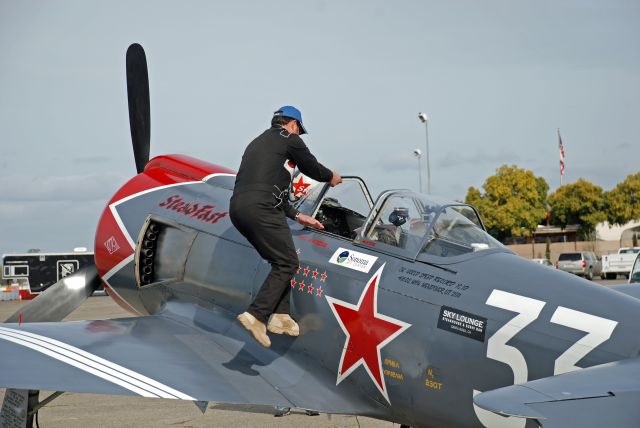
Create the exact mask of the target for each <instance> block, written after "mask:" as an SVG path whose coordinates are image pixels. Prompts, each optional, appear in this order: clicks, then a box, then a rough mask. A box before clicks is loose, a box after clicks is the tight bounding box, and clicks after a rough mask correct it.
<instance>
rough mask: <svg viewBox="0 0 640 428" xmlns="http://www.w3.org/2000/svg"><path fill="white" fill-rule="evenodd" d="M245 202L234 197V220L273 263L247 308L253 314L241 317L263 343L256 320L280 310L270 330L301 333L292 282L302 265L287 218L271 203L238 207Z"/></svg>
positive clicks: (241, 231)
mask: <svg viewBox="0 0 640 428" xmlns="http://www.w3.org/2000/svg"><path fill="white" fill-rule="evenodd" d="M234 199H235V198H234ZM234 202H235V203H234ZM238 202H240V203H238ZM241 202H242V201H234V200H233V199H232V208H233V209H232V215H231V220H232V222H233V224H234V225H235V226H236V228H237V229H238V230H239V231H240V233H242V234H243V235H244V236H245V237H246V238H247V240H248V241H249V242H250V243H251V244H252V245H253V246H254V247H255V249H256V250H257V251H258V253H260V256H261V257H262V258H264V259H265V260H267V261H268V262H269V263H270V264H271V272H270V273H269V275H268V276H267V278H266V279H265V281H264V283H263V284H262V287H261V288H260V291H259V292H258V294H257V295H256V297H255V299H254V301H253V302H252V303H251V305H250V306H249V308H248V309H247V315H250V316H245V314H241V315H240V317H244V318H247V319H245V320H243V319H241V318H240V317H239V320H240V322H242V323H243V325H244V326H245V328H247V329H248V330H250V331H252V333H253V334H254V337H256V339H257V340H258V341H260V343H262V341H261V339H260V338H259V337H261V336H262V334H261V333H260V332H258V333H257V335H256V333H255V332H253V330H252V329H253V328H254V327H255V325H254V324H255V323H254V320H257V321H259V322H260V323H267V321H268V320H269V316H270V315H271V314H273V313H274V312H276V315H274V316H273V317H272V318H271V321H270V323H269V331H271V332H273V333H279V334H289V335H292V336H297V335H298V334H299V327H298V325H297V324H296V322H295V321H293V319H291V317H290V316H289V299H290V292H291V282H290V281H291V278H292V277H293V274H294V272H295V270H296V268H297V267H298V255H297V253H296V251H295V246H294V244H293V239H292V238H291V230H290V229H289V225H288V224H287V221H286V217H285V216H284V213H283V212H282V211H280V210H277V209H274V208H272V207H271V206H270V205H269V204H261V203H255V202H252V204H251V206H250V207H249V206H245V207H238V205H240V206H241V205H243V204H241ZM238 208H241V209H238ZM245 323H247V324H248V325H245ZM263 339H264V338H263ZM263 346H267V345H264V344H263Z"/></svg>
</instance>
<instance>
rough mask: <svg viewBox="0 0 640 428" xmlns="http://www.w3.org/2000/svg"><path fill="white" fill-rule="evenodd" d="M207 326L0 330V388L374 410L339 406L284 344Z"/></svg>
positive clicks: (320, 378) (232, 327)
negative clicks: (262, 344)
mask: <svg viewBox="0 0 640 428" xmlns="http://www.w3.org/2000/svg"><path fill="white" fill-rule="evenodd" d="M184 310H185V311H188V310H190V309H187V308H185V309H184ZM196 318H197V317H196ZM189 319H190V320H191V321H190V323H189V321H188V320H189ZM210 321H212V320H208V319H202V320H199V321H194V318H193V317H191V318H184V319H182V318H179V317H175V316H168V315H155V316H147V317H138V318H123V319H114V320H101V321H77V322H56V323H23V324H2V325H0V356H1V357H0V387H5V388H16V389H38V390H50V391H71V392H85V393H104V394H114V395H141V396H145V397H161V398H174V399H183V400H194V401H215V402H220V403H229V404H239V405H245V404H252V405H256V404H257V405H278V406H287V407H298V408H304V409H312V410H318V411H321V412H327V413H342V414H354V413H356V414H359V413H371V411H372V408H375V407H376V405H375V404H374V403H373V402H365V401H362V400H364V399H359V398H358V396H357V394H351V395H350V398H349V399H348V400H347V399H345V396H344V395H338V391H337V388H336V375H335V372H331V371H329V370H327V369H325V368H323V367H322V366H320V365H318V364H317V362H316V363H315V366H314V367H311V366H309V367H307V366H305V364H306V363H305V361H307V360H308V363H309V364H313V361H311V360H310V359H309V358H307V359H306V360H305V358H304V355H301V354H300V353H297V354H296V353H295V352H294V351H293V350H292V347H291V344H292V343H293V340H294V339H293V338H290V337H276V338H274V344H273V346H272V348H270V349H264V348H262V347H260V346H259V345H258V344H257V343H255V341H254V340H253V339H250V338H249V336H248V335H247V334H246V332H245V331H244V330H243V329H242V327H240V326H239V325H237V324H236V323H233V322H232V321H231V320H227V321H226V327H225V328H226V331H225V332H224V333H225V334H222V333H220V332H214V331H212V330H208V329H207V325H210V324H209V322H210ZM218 321H219V320H218ZM198 323H200V324H201V326H202V328H201V327H199V326H198ZM220 325H221V324H220V323H218V324H217V326H218V327H219V326H220ZM233 337H236V338H233ZM341 387H342V385H341ZM348 391H349V390H348V389H347V390H345V389H342V388H341V392H342V393H343V394H344V393H345V392H348Z"/></svg>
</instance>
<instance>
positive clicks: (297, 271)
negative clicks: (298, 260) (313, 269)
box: [296, 265, 302, 273]
mask: <svg viewBox="0 0 640 428" xmlns="http://www.w3.org/2000/svg"><path fill="white" fill-rule="evenodd" d="M300 269H302V267H300V265H298V269H296V273H300Z"/></svg>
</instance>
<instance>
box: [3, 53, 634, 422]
mask: <svg viewBox="0 0 640 428" xmlns="http://www.w3.org/2000/svg"><path fill="white" fill-rule="evenodd" d="M127 57H128V58H127V67H128V72H127V75H128V84H129V88H128V89H129V102H130V118H131V130H132V136H133V141H134V152H135V156H136V164H137V167H138V172H139V174H138V175H136V176H135V177H133V178H132V179H131V180H130V181H129V182H127V183H126V184H125V185H124V186H123V187H122V188H121V189H120V190H118V192H117V193H116V194H115V195H114V196H113V198H112V199H111V200H110V201H109V202H108V204H107V206H106V208H105V210H104V213H103V214H102V217H101V218H100V221H99V224H98V227H97V231H96V238H95V264H96V269H94V270H93V271H92V270H90V269H89V270H85V271H83V272H80V273H78V274H76V275H73V276H70V277H67V278H65V279H64V280H62V281H60V282H59V283H58V284H56V285H55V286H54V287H52V288H51V289H50V290H48V291H47V292H46V293H44V294H43V295H41V296H40V297H38V298H37V299H36V300H34V301H33V302H32V303H30V304H29V305H28V306H27V307H25V308H23V310H22V311H20V312H19V313H17V314H15V315H14V316H13V317H12V318H11V319H10V320H8V321H9V322H10V323H9V324H5V325H4V326H3V327H0V355H1V356H2V357H1V362H2V363H1V364H0V387H6V388H12V389H11V390H9V392H8V394H7V395H8V396H9V395H11V394H13V398H12V399H13V400H14V401H13V402H7V400H5V405H4V407H3V415H5V416H6V415H7V414H8V413H12V412H13V413H16V408H17V407H19V406H17V405H15V402H16V401H15V400H16V395H17V396H18V398H19V397H21V395H20V393H21V392H22V394H23V395H22V397H24V392H23V391H27V390H30V391H32V392H31V394H30V396H29V400H28V401H29V402H28V410H29V411H30V413H33V411H35V410H37V408H38V406H39V405H40V404H39V403H38V396H37V393H36V391H37V390H41V389H44V390H52V391H73V392H87V393H89V392H90V393H104V394H118V395H141V396H144V397H160V398H173V399H181V400H193V401H215V402H222V403H230V404H236V405H238V406H242V405H247V404H254V405H255V404H263V405H272V406H285V407H295V408H303V409H311V410H315V411H319V412H326V413H336V414H357V415H365V416H370V417H373V418H379V419H382V420H388V421H393V422H397V423H400V424H403V425H407V426H416V427H417V426H422V427H454V426H455V427H476V426H477V427H482V426H485V427H525V426H527V427H531V426H543V427H567V426H582V427H584V426H598V427H600V426H602V425H603V424H607V425H609V426H615V427H623V426H624V427H632V426H633V427H636V426H638V425H640V406H637V402H638V398H640V395H639V392H640V391H639V387H640V359H638V352H639V348H640V325H639V324H640V322H639V321H640V300H638V299H637V298H640V292H639V291H638V290H640V289H638V288H635V286H631V285H629V286H625V287H622V288H621V289H620V291H622V292H618V291H614V290H612V289H608V288H605V287H602V286H598V285H594V284H592V283H590V282H589V281H586V280H584V279H580V278H578V277H575V276H573V275H569V274H566V273H564V272H559V271H555V270H552V269H548V268H546V267H543V266H539V265H536V264H534V263H531V262H529V261H527V260H524V259H522V258H520V257H518V256H516V255H514V254H513V253H512V252H510V251H509V250H507V249H506V248H504V247H503V246H502V245H501V244H500V243H499V242H497V241H495V240H494V239H493V238H491V236H490V235H489V234H488V233H487V232H486V231H485V229H484V226H483V224H482V221H481V219H480V217H479V215H478V213H477V212H476V210H475V209H474V208H473V207H471V206H468V205H464V204H461V203H455V202H447V201H442V200H437V199H435V198H432V197H430V196H426V195H422V194H417V193H414V192H410V191H406V190H390V191H386V192H383V193H382V194H381V195H380V196H378V198H377V199H376V200H375V201H374V200H373V198H372V197H371V195H370V194H369V191H368V190H367V186H366V185H365V183H364V182H363V181H362V180H361V179H359V178H358V177H344V183H343V184H342V185H340V186H337V187H335V188H330V187H328V186H327V185H323V184H322V183H313V182H311V181H310V180H308V179H307V178H306V177H305V176H303V175H301V174H297V175H295V177H294V178H293V180H292V184H293V186H292V192H291V196H292V199H293V200H295V202H294V203H295V204H297V206H298V208H299V209H300V210H301V211H303V212H305V213H308V214H310V215H313V216H314V217H315V218H317V219H318V220H320V221H321V222H322V223H323V224H324V226H325V230H324V231H319V230H310V229H305V228H302V227H301V226H300V225H298V224H296V223H291V229H292V232H293V236H294V242H295V243H296V246H297V248H298V252H299V259H300V266H299V269H298V271H297V273H296V274H295V276H294V277H293V278H292V279H291V298H292V311H293V316H294V318H296V319H297V320H299V323H300V327H301V335H300V336H299V337H296V338H293V337H288V336H277V335H271V338H272V341H273V344H272V346H271V348H269V349H265V348H262V347H261V346H259V345H258V344H257V343H256V342H255V341H254V340H253V339H252V338H251V337H250V336H249V335H248V333H247V332H246V331H245V330H244V329H243V328H242V327H241V326H240V325H239V324H237V322H236V321H235V317H236V315H237V314H238V313H240V312H242V311H243V310H244V309H245V307H246V306H247V305H248V303H249V302H250V301H251V299H252V296H254V295H255V293H256V291H257V289H258V287H259V286H260V285H261V283H262V281H263V279H264V277H265V276H266V275H267V272H268V271H269V266H268V265H267V264H266V263H265V262H264V261H263V260H261V259H260V258H259V256H258V254H257V253H256V251H255V250H254V249H253V248H252V247H251V246H250V245H249V244H248V243H247V241H246V240H245V239H244V238H243V237H242V236H241V235H240V234H239V233H238V232H237V231H236V230H235V229H234V228H233V226H232V225H231V222H230V220H229V217H228V212H227V211H228V204H229V198H230V195H231V190H232V188H233V184H234V174H233V172H232V171H231V170H229V169H226V168H223V167H219V166H215V165H212V164H209V163H206V162H203V161H200V160H197V159H193V158H190V157H187V156H181V155H168V156H158V157H155V158H153V159H151V160H150V161H148V156H149V101H148V78H147V71H146V60H145V57H144V51H143V50H142V48H141V47H140V46H139V45H132V46H131V47H130V49H129V51H128V54H127ZM96 270H97V272H96ZM100 283H103V284H104V286H105V289H106V290H108V292H109V294H110V295H111V297H112V298H113V299H114V300H115V301H116V302H117V303H118V304H119V305H121V306H122V307H124V308H125V309H127V310H129V311H130V312H131V313H132V314H134V315H135V316H133V317H131V318H126V319H114V320H107V321H81V322H57V321H60V320H61V319H62V318H63V317H64V316H66V315H67V314H68V313H70V312H71V311H72V310H73V309H74V308H75V307H77V306H78V305H79V304H80V303H81V302H82V301H84V299H86V297H87V296H88V295H89V294H90V293H91V291H92V290H93V289H94V288H95V287H97V286H98V285H99V284H100ZM34 321H56V322H34ZM45 401H46V400H45ZM12 403H13V407H12ZM18 413H20V412H18ZM22 415H24V412H23V413H22ZM14 416H15V415H14Z"/></svg>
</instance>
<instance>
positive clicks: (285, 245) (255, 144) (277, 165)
mask: <svg viewBox="0 0 640 428" xmlns="http://www.w3.org/2000/svg"><path fill="white" fill-rule="evenodd" d="M288 161H291V162H293V163H294V164H295V165H297V166H298V168H299V169H300V171H302V173H304V174H305V175H307V176H309V177H311V178H313V179H314V180H317V181H322V182H326V181H330V180H331V177H332V176H333V173H332V172H331V171H330V170H329V169H327V168H325V167H324V166H323V165H322V164H320V163H319V162H318V161H317V160H316V158H315V157H314V156H313V155H312V154H311V152H310V151H309V149H308V148H307V146H306V145H305V144H304V141H302V139H301V138H300V137H299V136H297V135H295V134H290V133H289V132H288V131H286V130H285V129H282V128H280V127H272V128H269V129H267V130H266V131H264V132H263V133H262V135H260V136H259V137H257V138H256V139H255V140H253V141H252V142H251V143H250V144H249V145H248V146H247V148H246V149H245V151H244V154H243V155H242V162H241V163H240V169H239V170H238V175H237V176H236V184H235V188H234V190H233V196H232V197H231V204H230V207H229V214H230V217H231V222H232V223H233V225H234V226H235V227H236V229H238V230H239V231H240V233H242V234H243V235H244V237H245V238H247V240H248V241H249V242H250V243H251V245H253V246H254V247H255V249H256V250H257V251H258V253H259V254H260V256H261V257H262V258H263V259H265V260H267V261H268V262H269V264H271V272H270V273H269V275H268V276H267V279H265V281H264V283H263V284H262V287H261V288H260V291H259V292H258V295H257V296H256V298H255V299H254V301H253V303H251V305H250V306H249V308H248V309H247V312H249V313H250V314H251V315H253V316H254V317H256V318H257V319H258V320H260V321H262V322H264V323H266V322H267V320H268V318H269V316H270V315H271V314H272V313H279V314H289V294H290V292H291V282H290V281H291V278H292V277H293V274H294V272H295V271H296V269H297V268H298V255H297V254H296V248H295V246H294V245H293V239H292V237H291V229H290V228H289V225H288V223H287V219H286V217H289V218H291V219H294V218H295V216H296V214H297V211H296V210H295V208H293V207H292V206H291V205H289V202H288V200H289V199H288V198H289V194H288V188H289V184H290V183H291V174H290V173H289V171H288V170H287V169H286V168H285V164H286V163H287V162H288ZM290 165H291V164H290ZM276 195H277V197H276ZM278 198H280V199H278ZM285 215H286V217H285Z"/></svg>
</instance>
